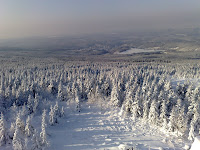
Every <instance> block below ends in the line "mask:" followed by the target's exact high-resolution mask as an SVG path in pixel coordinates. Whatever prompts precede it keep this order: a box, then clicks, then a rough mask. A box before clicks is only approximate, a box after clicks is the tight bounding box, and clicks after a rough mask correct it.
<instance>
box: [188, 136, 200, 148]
mask: <svg viewBox="0 0 200 150" xmlns="http://www.w3.org/2000/svg"><path fill="white" fill-rule="evenodd" d="M190 150H200V136H197V137H195V139H194V143H192V146H191V149H190Z"/></svg>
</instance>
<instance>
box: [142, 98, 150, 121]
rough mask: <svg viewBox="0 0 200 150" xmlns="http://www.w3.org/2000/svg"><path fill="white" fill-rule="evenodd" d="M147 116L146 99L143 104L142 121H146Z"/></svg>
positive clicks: (147, 106) (147, 105) (147, 103)
mask: <svg viewBox="0 0 200 150" xmlns="http://www.w3.org/2000/svg"><path fill="white" fill-rule="evenodd" d="M148 115H149V102H148V100H147V99H145V100H144V102H143V120H144V121H147V120H148Z"/></svg>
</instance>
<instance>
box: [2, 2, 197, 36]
mask: <svg viewBox="0 0 200 150" xmlns="http://www.w3.org/2000/svg"><path fill="white" fill-rule="evenodd" d="M198 26H199V27H200V0H0V38H13V37H14V38H18V37H19V38H21V37H30V36H60V35H71V34H83V33H98V32H103V33H106V32H118V31H135V30H143V29H145V30H146V29H164V28H177V27H181V28H183V27H198Z"/></svg>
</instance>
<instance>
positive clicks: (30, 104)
mask: <svg viewBox="0 0 200 150" xmlns="http://www.w3.org/2000/svg"><path fill="white" fill-rule="evenodd" d="M33 106H34V98H33V97H32V96H31V95H29V96H28V102H27V108H28V112H29V114H32V113H33Z"/></svg>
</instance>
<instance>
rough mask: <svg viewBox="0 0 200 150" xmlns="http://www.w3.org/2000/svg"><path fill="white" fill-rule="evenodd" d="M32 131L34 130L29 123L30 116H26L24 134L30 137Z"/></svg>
mask: <svg viewBox="0 0 200 150" xmlns="http://www.w3.org/2000/svg"><path fill="white" fill-rule="evenodd" d="M33 132H34V128H33V126H32V125H31V117H30V116H28V117H27V119H26V126H25V135H26V136H28V137H30V136H32V135H33Z"/></svg>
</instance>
